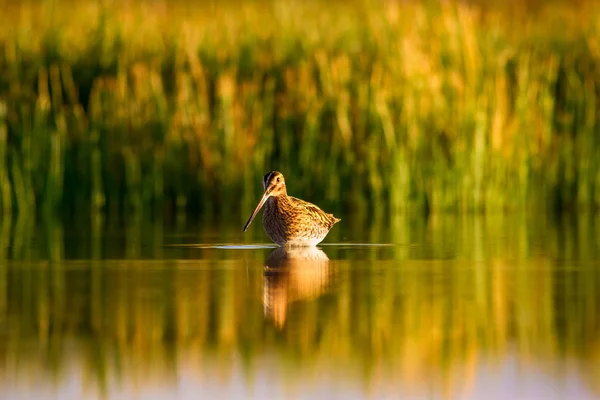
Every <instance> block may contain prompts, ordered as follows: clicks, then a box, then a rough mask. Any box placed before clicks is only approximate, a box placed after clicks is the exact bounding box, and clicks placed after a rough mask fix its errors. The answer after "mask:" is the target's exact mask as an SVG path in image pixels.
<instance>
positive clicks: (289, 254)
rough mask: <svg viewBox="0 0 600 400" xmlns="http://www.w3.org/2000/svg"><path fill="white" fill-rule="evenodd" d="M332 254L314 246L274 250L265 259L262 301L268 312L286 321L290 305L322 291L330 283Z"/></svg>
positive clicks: (279, 320)
mask: <svg viewBox="0 0 600 400" xmlns="http://www.w3.org/2000/svg"><path fill="white" fill-rule="evenodd" d="M331 275H332V271H331V268H330V266H329V258H328V257H327V255H326V254H325V253H324V252H323V251H322V250H320V249H317V248H315V247H303V248H285V247H280V248H278V249H276V250H274V251H273V252H272V253H271V254H270V255H269V257H268V258H267V260H266V261H265V272H264V279H263V304H264V312H265V316H267V317H269V318H271V319H273V321H274V322H275V325H277V326H278V327H282V326H283V325H284V324H285V319H286V315H287V309H288V305H289V304H290V303H291V302H294V301H297V300H310V299H314V298H315V297H317V296H319V295H321V294H322V293H324V292H325V291H326V290H327V287H328V286H329V284H330V279H331Z"/></svg>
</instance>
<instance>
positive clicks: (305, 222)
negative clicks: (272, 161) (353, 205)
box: [244, 171, 340, 246]
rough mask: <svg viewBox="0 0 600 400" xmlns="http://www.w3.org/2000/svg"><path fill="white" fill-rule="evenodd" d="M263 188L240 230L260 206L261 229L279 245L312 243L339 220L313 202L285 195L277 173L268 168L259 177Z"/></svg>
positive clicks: (279, 174) (280, 176)
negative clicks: (266, 171)
mask: <svg viewBox="0 0 600 400" xmlns="http://www.w3.org/2000/svg"><path fill="white" fill-rule="evenodd" d="M263 188H264V194H263V197H262V198H261V199H260V201H259V202H258V205H257V206H256V209H255V210H254V212H253V213H252V215H251V216H250V218H249V219H248V222H246V225H245V226H244V231H246V229H248V226H249V225H250V224H251V223H252V221H253V220H254V217H256V215H257V214H258V212H259V211H260V209H261V208H262V207H263V205H264V206H265V210H264V212H263V227H264V228H265V232H266V233H267V235H268V236H269V238H271V240H272V241H273V242H275V243H277V244H278V245H281V246H315V245H316V244H318V243H320V242H321V241H322V240H323V239H324V238H325V236H327V233H328V232H329V230H330V229H331V227H333V225H334V224H335V223H336V222H338V221H340V219H339V218H336V217H334V216H333V215H332V214H327V213H326V212H324V211H323V210H321V209H320V208H319V207H317V206H315V205H314V204H311V203H309V202H306V201H304V200H300V199H297V198H295V197H291V196H288V195H287V190H286V186H285V180H284V178H283V175H282V174H281V172H278V171H271V172H269V173H268V174H266V175H265V176H264V177H263Z"/></svg>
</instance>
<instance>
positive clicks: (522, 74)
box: [0, 0, 600, 215]
mask: <svg viewBox="0 0 600 400" xmlns="http://www.w3.org/2000/svg"><path fill="white" fill-rule="evenodd" d="M482 4H484V6H482ZM482 4H480V3H479V2H453V1H441V2H439V1H415V2H410V1H407V2H403V1H367V0H364V1H352V2H327V3H321V2H315V1H308V2H301V1H287V0H286V1H252V2H208V1H207V2H198V3H194V4H193V5H192V4H191V3H188V2H165V1H127V2H117V1H83V2H72V1H66V0H65V1H60V0H53V1H33V2H31V1H30V2H28V1H23V2H14V1H3V2H2V3H1V5H2V9H3V12H2V13H1V14H0V205H1V208H2V209H3V210H4V211H5V212H15V211H18V212H20V213H21V212H23V213H27V214H32V215H33V214H39V213H40V212H50V213H54V212H56V211H67V210H87V209H91V210H94V211H98V210H102V211H107V212H108V213H111V214H123V213H125V212H129V211H130V210H138V211H139V210H144V211H150V212H155V213H162V212H167V213H172V214H173V213H176V212H194V213H210V214H215V215H231V214H232V213H239V212H243V213H248V212H249V211H250V210H251V208H252V207H253V206H254V204H255V202H256V201H257V200H258V198H259V196H260V192H261V191H262V188H261V185H260V180H261V177H262V175H263V174H264V173H266V172H268V171H270V170H272V169H277V170H280V171H282V172H283V173H284V174H285V175H286V177H287V179H288V190H289V191H290V193H291V194H292V195H296V196H298V197H302V198H304V199H306V200H309V201H313V202H315V203H317V204H319V205H320V206H322V207H324V208H325V207H327V208H328V211H337V212H349V211H374V212H378V213H383V212H385V211H389V210H400V209H424V210H432V211H446V210H453V211H455V210H477V211H479V210H484V211H499V210H507V209H531V208H536V209H551V210H563V209H568V208H570V209H592V208H597V207H598V206H599V205H600V168H599V163H600V157H598V155H599V154H600V153H599V149H600V137H599V136H598V134H597V132H598V123H597V113H598V111H599V107H600V102H599V101H598V100H597V99H598V90H599V84H600V69H599V61H600V45H599V43H600V41H599V39H600V32H599V27H600V25H599V22H600V19H599V16H600V13H599V11H600V6H597V5H595V4H593V3H586V2H576V3H571V2H566V1H565V2H561V1H553V2H536V1H530V2H526V3H521V2H492V3H485V2H484V3H482Z"/></svg>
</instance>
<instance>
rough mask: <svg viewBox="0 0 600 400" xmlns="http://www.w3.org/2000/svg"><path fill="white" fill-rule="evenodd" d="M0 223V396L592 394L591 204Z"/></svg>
mask: <svg viewBox="0 0 600 400" xmlns="http://www.w3.org/2000/svg"><path fill="white" fill-rule="evenodd" d="M244 221H245V219H244V218H243V217H241V218H240V219H239V221H238V220H236V221H233V222H231V223H217V222H206V221H197V222H190V221H187V222H186V221H185V220H180V221H179V222H178V223H174V224H165V223H160V222H156V223H151V222H149V221H148V218H132V219H131V220H130V221H128V222H127V223H126V224H124V225H118V224H110V223H107V222H105V221H103V220H101V219H98V218H93V219H92V220H91V221H89V222H88V221H87V220H86V219H84V220H83V221H82V220H78V221H75V223H68V224H67V223H61V222H60V221H46V222H45V223H38V224H37V225H33V224H32V223H30V222H27V221H21V220H13V221H10V220H6V219H5V220H3V221H2V222H1V223H0V244H1V245H2V246H1V247H0V260H3V261H1V262H0V398H7V399H42V398H44V399H45V398H57V399H81V398H86V399H95V398H98V399H101V398H107V399H130V398H140V399H161V398H168V399H173V398H181V399H196V398H242V399H247V398H257V399H283V398H286V399H287V398H298V399H317V398H323V399H336V398H337V399H362V398H372V399H375V398H377V399H379V398H386V399H396V398H402V399H480V398H485V399H596V398H600V290H599V289H600V263H599V260H600V218H598V217H595V216H580V217H577V218H575V217H562V218H558V219H554V218H542V217H537V218H532V217H528V216H513V217H508V216H493V217H485V218H483V217H468V216H434V217H430V218H428V219H425V218H420V217H416V216H404V217H394V218H384V217H382V218H378V219H376V220H375V221H369V220H368V219H358V218H352V217H344V219H343V220H342V222H341V223H340V224H338V225H336V226H335V228H334V230H333V231H332V232H331V234H330V236H328V237H327V239H326V241H325V243H323V245H322V246H320V247H319V249H312V250H307V251H300V250H295V251H293V252H287V253H286V252H284V251H282V250H281V249H276V248H274V247H273V246H272V245H271V244H270V243H269V242H268V240H267V238H266V236H265V235H264V234H263V233H262V231H261V227H260V224H255V225H253V226H252V227H251V229H250V231H249V232H247V233H246V234H242V233H241V226H242V225H243V222H244Z"/></svg>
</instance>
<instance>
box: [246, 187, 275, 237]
mask: <svg viewBox="0 0 600 400" xmlns="http://www.w3.org/2000/svg"><path fill="white" fill-rule="evenodd" d="M268 198H269V192H268V191H267V190H265V194H263V197H262V199H260V201H259V202H258V205H257V206H256V208H255V209H254V212H253V213H252V215H251V216H250V218H249V219H248V222H246V225H244V232H246V229H248V227H249V226H250V224H251V223H252V221H254V217H256V214H258V212H259V211H260V209H261V208H262V206H264V205H265V202H266V201H267V199H268Z"/></svg>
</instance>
